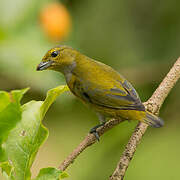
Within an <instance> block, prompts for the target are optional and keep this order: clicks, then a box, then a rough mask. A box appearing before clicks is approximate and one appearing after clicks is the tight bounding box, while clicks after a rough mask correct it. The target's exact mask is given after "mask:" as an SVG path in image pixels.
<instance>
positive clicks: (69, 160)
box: [59, 119, 122, 171]
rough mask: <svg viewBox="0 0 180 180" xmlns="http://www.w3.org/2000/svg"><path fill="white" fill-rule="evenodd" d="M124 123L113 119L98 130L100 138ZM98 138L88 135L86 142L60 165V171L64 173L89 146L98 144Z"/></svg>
mask: <svg viewBox="0 0 180 180" xmlns="http://www.w3.org/2000/svg"><path fill="white" fill-rule="evenodd" d="M120 122H122V120H121V119H111V120H110V121H108V122H106V124H105V125H104V126H103V127H100V128H98V129H97V132H98V134H99V136H102V135H103V134H104V133H105V132H106V131H108V130H110V129H112V128H113V127H114V126H116V125H117V124H119V123H120ZM96 141H97V140H96V138H95V136H94V135H93V134H88V135H87V136H86V137H85V138H84V140H83V141H82V142H81V143H80V144H79V145H78V146H77V148H75V149H74V150H73V151H72V153H71V154H70V155H69V156H68V157H67V158H66V159H65V160H64V161H63V162H62V163H61V164H60V166H59V169H60V170H62V171H64V170H65V169H66V168H67V167H68V166H69V165H70V164H71V163H73V162H74V160H75V159H76V158H77V156H79V155H80V154H81V153H82V152H83V151H84V150H85V149H86V148H87V147H88V146H91V145H92V144H94V143H95V142H96Z"/></svg>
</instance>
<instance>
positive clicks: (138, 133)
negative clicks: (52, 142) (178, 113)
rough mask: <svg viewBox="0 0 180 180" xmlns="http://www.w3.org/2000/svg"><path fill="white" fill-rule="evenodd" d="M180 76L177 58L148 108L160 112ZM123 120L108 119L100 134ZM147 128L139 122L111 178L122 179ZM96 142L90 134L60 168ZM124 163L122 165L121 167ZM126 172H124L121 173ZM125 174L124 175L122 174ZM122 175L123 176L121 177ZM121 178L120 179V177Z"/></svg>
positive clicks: (179, 60) (112, 179) (179, 61)
mask: <svg viewBox="0 0 180 180" xmlns="http://www.w3.org/2000/svg"><path fill="white" fill-rule="evenodd" d="M179 76H180V59H178V60H177V62H176V63H175V64H174V66H173V68H172V69H171V70H170V72H169V73H168V75H167V76H166V77H165V79H164V80H163V82H162V83H161V84H160V86H159V87H158V89H157V90H156V91H155V92H154V94H153V95H152V97H151V98H150V99H149V100H148V102H147V103H145V106H146V107H147V109H148V110H149V111H151V112H153V113H155V112H158V110H159V108H160V106H161V104H162V103H163V101H164V99H165V98H166V96H167V95H168V93H169V91H170V90H171V88H172V87H173V86H174V84H175V83H176V81H177V80H178V78H179ZM120 122H122V120H121V119H111V120H110V121H108V122H107V123H106V124H105V126H104V127H101V128H98V129H97V131H98V133H99V135H100V136H101V135H103V134H104V133H105V132H106V131H108V130H110V129H111V128H113V127H114V126H116V125H117V124H119V123H120ZM146 129H147V125H146V124H143V123H139V124H138V125H137V127H136V129H135V131H134V133H133V135H132V137H131V138H130V140H129V143H128V144H127V146H126V149H125V151H124V153H123V155H122V157H121V159H120V161H119V163H118V166H117V168H116V170H115V172H114V173H113V175H112V176H111V180H115V179H117V180H119V179H122V178H123V176H124V174H125V171H126V169H127V167H128V165H129V162H130V160H131V159H132V157H133V154H134V152H135V150H136V146H137V144H138V142H139V141H140V139H141V138H142V136H143V134H144V133H145V131H146ZM95 142H96V139H95V137H94V135H92V134H88V135H87V136H86V137H85V138H84V140H83V141H82V142H81V143H80V144H79V145H78V146H77V147H76V148H75V149H74V150H73V151H72V153H71V154H70V155H69V156H68V157H67V158H66V159H65V160H64V161H63V162H62V163H61V164H60V166H59V169H60V170H62V171H64V170H66V168H67V167H68V166H69V165H70V164H71V163H73V162H74V160H75V159H76V158H77V157H78V156H79V155H80V154H81V153H82V152H83V151H84V150H85V149H86V148H87V147H89V146H91V145H92V144H94V143H95ZM121 165H122V167H121ZM121 172H124V173H121ZM122 174H123V176H122ZM121 177H122V178H121ZM118 178H119V179H118Z"/></svg>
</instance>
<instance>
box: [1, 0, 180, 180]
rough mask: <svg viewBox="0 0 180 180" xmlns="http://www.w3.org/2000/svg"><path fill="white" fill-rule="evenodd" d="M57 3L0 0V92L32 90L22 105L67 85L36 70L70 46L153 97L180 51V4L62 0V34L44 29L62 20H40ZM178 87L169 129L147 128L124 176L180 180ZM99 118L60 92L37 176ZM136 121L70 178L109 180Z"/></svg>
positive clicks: (171, 99) (89, 154)
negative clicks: (50, 55)
mask: <svg viewBox="0 0 180 180" xmlns="http://www.w3.org/2000/svg"><path fill="white" fill-rule="evenodd" d="M54 2H55V1H52V0H39V1H37V0H28V1H27V0H13V1H12V0H1V1H0V90H6V91H9V90H12V89H20V88H25V87H30V88H31V89H30V90H29V92H28V93H27V94H26V95H25V98H24V99H23V102H22V103H24V102H27V101H29V100H31V99H35V100H43V99H44V97H45V93H46V92H47V90H48V89H50V88H53V87H55V86H57V85H60V84H65V81H64V78H63V76H62V75H61V74H59V73H56V72H51V71H43V72H36V65H37V64H38V63H39V62H40V61H41V59H42V57H43V56H44V54H45V53H46V51H47V50H48V49H50V48H52V47H54V46H56V45H57V44H66V45H70V46H72V47H73V48H76V49H78V50H80V51H81V52H82V53H84V54H86V55H88V56H90V57H92V58H94V59H97V60H99V61H101V62H104V63H106V64H108V65H110V66H112V67H114V68H115V69H116V70H118V71H119V72H121V74H123V75H124V76H125V77H126V78H127V79H128V80H129V81H130V82H132V84H133V85H134V86H135V87H136V89H137V91H138V93H139V95H140V97H141V99H142V101H146V100H147V99H148V98H149V97H150V96H151V95H152V93H153V91H154V90H155V89H156V88H157V86H158V84H159V83H160V82H161V80H162V79H163V77H164V76H165V75H166V73H167V72H168V70H169V69H170V67H171V66H172V65H173V63H174V62H175V60H176V59H177V57H178V56H180V51H179V49H180V1H175V0H164V1H162V0H160V1H156V0H151V1H143V0H139V1H131V0H114V1H109V0H98V1H97V0H86V1H84V0H62V1H56V2H55V3H56V4H55V5H56V6H57V7H58V6H61V7H62V6H63V7H64V8H65V9H64V10H65V11H66V14H69V16H67V15H66V14H65V15H64V14H63V13H61V9H59V16H58V20H59V19H61V18H62V19H63V23H60V24H59V25H57V28H60V29H62V31H61V33H59V34H58V33H57V32H53V28H54V27H52V32H51V33H45V32H46V31H47V29H46V28H45V27H49V28H51V22H52V21H54V19H56V18H53V19H49V20H42V19H43V18H42V16H47V17H49V16H51V15H50V14H48V13H52V11H44V8H47V9H48V7H49V8H50V7H51V5H52V4H54ZM58 3H59V4H58ZM61 15H62V17H61ZM44 21H45V22H44ZM48 21H49V22H48ZM67 22H68V23H69V24H71V26H67V25H66V24H68V23H67ZM48 23H49V24H48ZM44 24H46V25H47V26H44ZM52 24H53V23H52ZM69 30H70V33H68V31H69ZM54 31H56V29H54ZM53 33H56V38H54V35H53ZM57 34H58V36H57ZM67 34H68V35H67ZM179 92H180V82H178V83H177V85H176V86H175V88H173V90H172V92H171V93H170V94H169V96H168V98H167V99H166V101H165V103H164V105H163V107H162V109H161V112H160V116H161V117H162V118H163V119H164V120H165V126H164V127H163V128H161V129H153V128H149V129H148V131H147V133H146V134H145V136H144V138H143V140H142V142H141V144H140V145H139V147H138V149H137V152H136V154H135V156H134V158H133V160H132V162H131V164H130V166H129V168H128V170H127V173H126V177H125V180H134V179H137V180H144V179H146V180H152V179H158V180H161V179H163V180H169V179H180V173H179V167H180V165H179V162H180V156H179V153H180V141H179V137H180V111H179V107H180V101H179V99H180V93H179ZM97 123H98V121H97V117H96V115H95V113H94V112H93V111H91V110H89V109H87V108H86V107H85V106H84V105H82V103H81V102H79V100H77V99H76V98H75V97H74V96H73V95H71V94H70V93H66V94H64V95H62V96H61V97H59V98H58V100H57V101H56V103H55V104H54V105H53V106H52V107H51V109H50V111H49V112H48V114H47V116H46V118H45V121H44V124H45V125H46V126H47V127H48V128H49V130H50V135H49V138H48V140H47V141H46V142H45V144H44V145H43V146H42V147H41V149H40V151H39V152H38V155H37V158H36V161H35V163H34V164H33V168H32V174H33V176H35V175H36V174H37V173H38V171H39V169H40V168H43V167H47V166H54V167H58V165H59V164H60V162H61V161H62V160H63V159H64V158H65V157H66V156H67V155H68V154H69V153H70V152H71V151H72V150H73V148H75V147H76V146H77V145H78V144H79V143H80V142H81V140H82V139H83V137H84V136H85V135H86V134H87V132H88V131H89V129H90V128H91V127H93V126H94V125H96V124H97ZM136 124H137V122H135V121H133V122H130V123H129V122H124V123H122V124H120V125H118V126H117V127H115V128H113V129H112V130H111V131H109V132H107V133H106V134H105V135H104V136H103V137H101V141H100V142H99V143H96V144H95V145H93V146H91V147H90V148H88V149H87V150H86V151H85V152H83V153H82V154H81V155H80V156H79V157H78V159H77V160H76V161H75V162H74V164H72V165H71V166H70V167H69V168H68V170H67V172H68V173H69V174H70V177H69V179H70V180H104V179H108V176H109V175H111V173H112V172H113V170H114V169H115V167H116V164H117V162H118V160H119V158H120V155H121V153H122V151H123V149H124V146H125V145H126V143H127V142H128V139H129V137H130V135H131V133H132V132H133V129H134V127H135V126H136ZM0 179H3V177H1V176H0Z"/></svg>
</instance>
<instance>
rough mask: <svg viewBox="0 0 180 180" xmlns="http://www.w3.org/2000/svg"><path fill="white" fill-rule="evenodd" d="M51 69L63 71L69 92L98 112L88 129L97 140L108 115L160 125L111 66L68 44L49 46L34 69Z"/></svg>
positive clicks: (130, 86) (159, 120)
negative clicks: (50, 47)
mask: <svg viewBox="0 0 180 180" xmlns="http://www.w3.org/2000/svg"><path fill="white" fill-rule="evenodd" d="M45 69H51V70H55V71H58V72H61V73H63V74H64V76H65V79H66V82H67V85H68V87H69V89H70V90H71V92H72V93H73V94H74V95H75V96H77V97H78V98H79V99H81V100H82V101H83V102H84V103H86V104H88V105H89V106H90V107H92V108H93V109H94V110H95V112H96V113H97V115H98V117H99V120H100V124H99V125H97V126H95V127H94V128H92V129H91V130H90V133H93V134H94V135H95V136H96V138H97V139H99V135H98V133H97V132H96V129H97V128H98V127H100V126H103V125H104V124H105V122H106V118H107V117H114V118H122V119H124V120H139V121H141V122H145V123H147V124H148V125H150V126H153V127H156V128H159V127H161V126H163V124H164V122H163V120H162V119H161V118H159V117H157V116H155V115H153V114H152V113H150V112H148V111H146V110H145V107H144V105H143V104H142V102H141V100H140V98H139V96H138V94H137V92H136V90H135V89H134V88H133V86H132V85H131V84H130V83H129V82H128V81H127V80H126V79H125V78H124V77H123V76H122V75H120V74H119V73H118V72H117V71H115V70H114V69H113V68H111V67H110V66H107V65H105V64H103V63H101V62H98V61H95V60H93V59H91V58H89V57H87V56H85V55H83V54H81V53H80V52H78V51H77V50H75V49H73V48H71V47H68V46H58V47H55V48H52V49H50V50H49V51H48V52H47V53H46V54H45V56H44V57H43V59H42V61H41V63H40V64H39V65H38V66H37V70H38V71H41V70H45Z"/></svg>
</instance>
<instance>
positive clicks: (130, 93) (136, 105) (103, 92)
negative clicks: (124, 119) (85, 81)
mask: <svg viewBox="0 0 180 180" xmlns="http://www.w3.org/2000/svg"><path fill="white" fill-rule="evenodd" d="M119 83H121V82H119ZM81 93H82V96H83V97H84V98H85V99H86V100H87V101H89V102H90V103H93V104H96V105H98V106H103V107H106V108H111V109H118V110H139V111H144V110H145V108H144V106H143V104H142V103H141V100H140V98H139V96H138V94H137V92H136V91H135V89H134V88H133V87H132V85H131V84H130V83H129V82H128V81H127V80H125V81H124V82H123V83H121V84H120V86H119V87H117V86H116V87H115V88H111V89H107V88H106V89H103V88H100V87H97V88H93V89H92V88H88V87H85V88H83V91H82V92H81Z"/></svg>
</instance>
